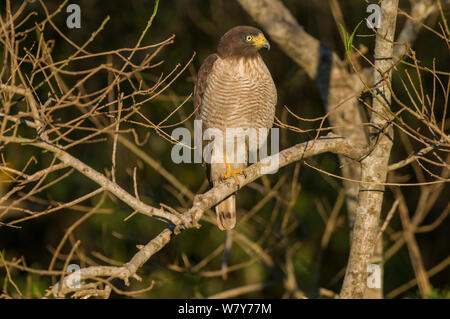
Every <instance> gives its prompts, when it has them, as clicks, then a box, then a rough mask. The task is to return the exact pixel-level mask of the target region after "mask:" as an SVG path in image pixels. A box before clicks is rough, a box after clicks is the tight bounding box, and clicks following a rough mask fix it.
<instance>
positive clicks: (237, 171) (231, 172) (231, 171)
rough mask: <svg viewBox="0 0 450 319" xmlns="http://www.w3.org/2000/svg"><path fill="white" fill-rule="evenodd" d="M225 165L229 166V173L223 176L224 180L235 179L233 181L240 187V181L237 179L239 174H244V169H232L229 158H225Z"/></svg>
mask: <svg viewBox="0 0 450 319" xmlns="http://www.w3.org/2000/svg"><path fill="white" fill-rule="evenodd" d="M225 165H226V166H227V172H226V173H225V174H222V178H223V179H228V178H230V177H233V179H234V180H235V181H236V184H237V185H238V187H239V184H240V183H239V179H238V178H237V176H236V175H237V174H242V172H243V170H242V168H237V169H231V165H230V163H228V158H227V156H225Z"/></svg>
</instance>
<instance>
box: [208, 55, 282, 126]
mask: <svg viewBox="0 0 450 319" xmlns="http://www.w3.org/2000/svg"><path fill="white" fill-rule="evenodd" d="M276 101H277V92H276V88H275V84H274V82H273V80H272V76H271V75H270V72H269V70H268V69H267V66H266V65H265V63H264V61H263V60H262V58H261V56H259V55H257V56H256V57H255V58H251V59H249V58H247V59H245V58H239V59H237V58H225V59H221V58H218V59H217V60H216V61H215V63H214V65H213V68H212V70H211V72H210V74H209V75H208V85H207V87H206V90H205V93H204V95H203V101H202V107H201V112H200V119H201V120H202V121H203V123H202V124H203V127H204V129H207V128H217V129H220V130H222V131H225V129H226V128H243V129H247V128H267V129H269V128H270V127H272V122H273V119H274V115H275V104H276Z"/></svg>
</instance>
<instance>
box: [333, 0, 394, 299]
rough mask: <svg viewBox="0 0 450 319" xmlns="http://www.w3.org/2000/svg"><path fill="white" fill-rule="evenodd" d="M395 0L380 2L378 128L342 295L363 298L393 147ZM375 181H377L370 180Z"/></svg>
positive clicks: (375, 115)
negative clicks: (392, 91) (392, 84)
mask: <svg viewBox="0 0 450 319" xmlns="http://www.w3.org/2000/svg"><path fill="white" fill-rule="evenodd" d="M397 8H398V0H384V1H383V2H382V3H381V26H380V29H379V30H378V32H379V34H381V35H383V37H384V38H383V37H380V36H377V38H376V43H375V69H374V73H375V74H374V80H375V81H374V82H375V83H381V84H382V85H381V86H380V87H379V89H378V90H377V95H376V96H374V98H373V112H372V117H371V123H372V124H373V127H377V128H378V129H377V130H373V132H371V133H372V134H373V139H372V140H371V143H372V144H373V145H374V149H373V151H372V152H371V153H370V155H369V156H367V157H366V158H364V159H363V160H362V161H361V164H362V165H361V180H362V183H361V185H360V190H359V194H358V207H357V209H356V219H355V226H354V229H353V236H352V246H351V250H350V257H349V261H348V264H347V269H346V273H345V278H344V283H343V286H342V290H341V297H342V298H362V297H363V296H364V291H365V290H366V279H367V266H368V264H369V261H370V258H371V257H372V255H373V253H374V249H375V244H376V237H377V233H378V229H379V218H380V212H381V206H382V203H383V195H384V186H383V185H382V184H380V183H384V182H385V181H386V176H387V172H388V161H389V156H390V152H391V148H392V140H393V130H392V127H391V126H389V125H388V119H389V118H390V110H389V108H390V102H391V92H390V89H389V81H390V78H391V72H390V70H391V66H392V55H393V49H394V45H393V39H394V33H395V25H396V20H397ZM373 182H376V183H373Z"/></svg>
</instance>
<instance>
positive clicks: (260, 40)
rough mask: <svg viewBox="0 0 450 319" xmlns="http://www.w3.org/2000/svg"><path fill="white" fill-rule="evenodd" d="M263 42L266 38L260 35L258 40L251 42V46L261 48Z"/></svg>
mask: <svg viewBox="0 0 450 319" xmlns="http://www.w3.org/2000/svg"><path fill="white" fill-rule="evenodd" d="M264 41H266V37H265V36H264V35H262V34H261V35H260V36H259V38H258V39H257V40H256V41H255V42H253V45H255V46H257V47H260V46H262V45H263V42H264Z"/></svg>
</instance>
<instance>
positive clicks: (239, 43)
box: [194, 26, 277, 230]
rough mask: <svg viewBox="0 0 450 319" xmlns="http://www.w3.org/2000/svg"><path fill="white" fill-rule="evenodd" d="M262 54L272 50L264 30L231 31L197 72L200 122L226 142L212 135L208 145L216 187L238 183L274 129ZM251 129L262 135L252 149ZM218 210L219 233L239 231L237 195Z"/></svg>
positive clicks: (273, 98)
mask: <svg viewBox="0 0 450 319" xmlns="http://www.w3.org/2000/svg"><path fill="white" fill-rule="evenodd" d="M261 48H266V49H269V48H270V46H269V42H268V41H267V40H266V38H265V36H264V34H263V33H262V32H261V31H260V30H258V29H256V28H254V27H249V26H239V27H235V28H232V29H231V30H229V31H228V32H226V33H225V34H224V35H223V36H222V38H221V39H220V41H219V45H218V47H217V53H214V54H211V55H210V56H208V57H207V58H206V59H205V61H204V62H203V64H202V65H201V67H200V69H199V72H198V75H197V81H196V83H195V88H194V107H195V114H196V119H197V120H201V121H202V122H201V123H202V130H203V131H202V133H203V132H205V131H206V130H207V129H215V130H216V132H217V131H219V132H220V133H221V134H222V137H221V138H222V139H223V140H222V142H221V143H218V140H217V137H218V135H217V134H212V135H214V138H211V141H212V142H211V143H210V145H211V148H212V154H214V155H216V157H214V155H213V160H212V161H210V162H206V163H205V165H206V168H207V175H208V179H209V181H210V183H211V184H212V186H214V185H216V184H217V183H218V182H220V181H221V180H223V179H227V178H230V177H233V178H234V179H235V180H236V182H237V183H239V180H238V179H237V178H236V174H239V173H242V170H243V169H244V168H245V167H246V166H247V165H248V161H249V150H250V151H253V152H254V151H255V145H257V148H259V147H261V145H263V144H264V142H265V140H266V139H267V134H268V131H269V129H270V128H271V127H272V123H273V119H274V116H275V104H276V102H277V91H276V88H275V84H274V82H273V79H272V76H271V74H270V72H269V70H268V68H267V66H266V64H265V63H264V61H263V59H262V58H261V56H260V55H259V53H258V51H259V49H261ZM230 129H235V130H234V131H233V130H231V131H233V134H227V132H229V131H230ZM239 129H241V130H239ZM249 129H250V130H249ZM251 129H254V131H257V132H259V131H261V132H263V133H262V134H258V135H257V136H256V139H257V144H255V143H253V142H254V141H253V140H252V139H255V136H254V135H251V134H247V135H246V134H245V132H247V133H248V132H249V131H251ZM260 129H265V130H260ZM243 132H244V133H243ZM264 132H265V133H264ZM203 137H204V136H203ZM258 139H259V140H258ZM236 140H237V142H236ZM230 145H231V146H230ZM252 148H253V149H252ZM230 154H233V155H234V156H230ZM250 154H254V153H251V152H250ZM217 158H219V159H220V160H217ZM215 210H216V214H217V224H218V226H219V228H220V229H221V230H229V229H232V228H233V227H234V226H235V224H236V197H235V194H232V195H230V196H229V197H228V198H226V199H224V200H223V201H222V202H220V203H219V204H217V205H216V207H215Z"/></svg>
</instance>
